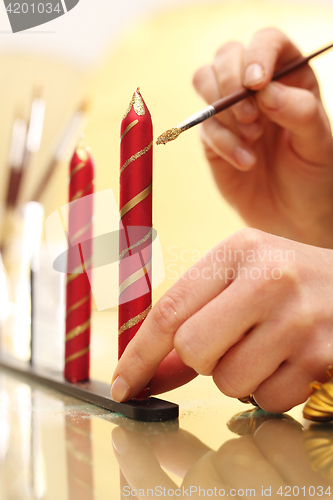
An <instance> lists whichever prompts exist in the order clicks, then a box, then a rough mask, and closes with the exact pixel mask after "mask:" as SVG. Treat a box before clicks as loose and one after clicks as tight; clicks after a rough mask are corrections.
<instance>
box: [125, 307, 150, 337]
mask: <svg viewBox="0 0 333 500" xmlns="http://www.w3.org/2000/svg"><path fill="white" fill-rule="evenodd" d="M151 308H152V305H151V304H150V305H149V306H148V307H147V309H145V310H144V311H142V312H140V313H139V314H138V315H137V316H134V318H131V319H129V320H128V321H126V323H124V324H123V325H122V326H121V327H120V329H119V332H118V335H120V334H122V333H123V332H124V331H125V330H128V329H129V328H132V326H134V325H137V324H138V323H140V321H143V320H144V319H145V318H146V317H147V316H148V313H149V311H150V310H151Z"/></svg>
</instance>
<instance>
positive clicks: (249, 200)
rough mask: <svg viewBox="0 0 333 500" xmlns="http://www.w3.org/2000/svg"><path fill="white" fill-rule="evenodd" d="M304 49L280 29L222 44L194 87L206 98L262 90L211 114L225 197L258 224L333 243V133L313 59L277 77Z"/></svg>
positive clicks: (205, 130) (207, 136) (213, 156)
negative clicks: (275, 79)
mask: <svg viewBox="0 0 333 500" xmlns="http://www.w3.org/2000/svg"><path fill="white" fill-rule="evenodd" d="M300 55H301V53H300V51H299V50H298V49H297V47H295V45H294V44H293V43H292V42H291V41H290V40H289V39H288V38H287V37H286V36H285V35H284V34H283V33H281V32H280V31H278V30H276V29H272V28H270V29H265V30H262V31H259V32H258V33H257V34H256V35H255V36H254V37H253V39H252V40H251V42H250V44H249V45H248V46H247V47H244V46H243V45H242V44H240V43H236V42H231V43H228V44H226V45H223V46H222V47H221V48H220V49H219V50H218V51H217V54H216V56H215V59H214V62H213V64H212V65H211V66H209V65H207V66H204V67H202V68H200V69H199V70H198V71H197V72H196V74H195V76H194V86H195V88H196V90H197V92H198V93H199V94H200V96H201V97H203V98H204V99H205V100H206V101H207V103H212V102H214V101H216V100H217V99H219V98H221V97H223V96H226V95H229V94H231V93H233V92H235V91H236V90H239V89H240V88H241V87H242V86H245V87H248V88H250V89H252V90H257V91H258V92H257V93H256V94H255V95H254V96H253V97H251V98H248V99H246V100H244V101H242V102H240V103H238V104H236V105H235V106H232V107H231V108H230V109H229V110H226V111H224V112H222V113H219V114H218V115H216V117H214V118H211V119H209V120H207V121H205V122H204V123H203V125H202V128H201V138H202V141H203V145H204V149H205V154H206V157H207V159H208V161H209V163H210V166H211V168H212V171H213V175H214V177H215V179H216V182H217V185H218V187H219V189H220V191H221V192H222V194H223V195H224V197H225V198H226V200H227V201H228V202H229V203H230V204H231V205H232V206H233V207H235V208H236V210H238V212H239V213H240V215H241V216H242V217H243V219H244V220H245V221H246V222H247V223H248V224H249V225H250V226H252V227H256V228H258V229H262V230H264V231H267V232H271V233H274V234H277V235H280V236H284V237H287V238H290V239H293V240H296V241H301V242H303V243H309V244H312V245H316V246H321V247H327V248H333V232H332V227H333V139H332V134H331V129H330V124H329V120H328V118H327V115H326V113H325V110H324V108H323V104H322V102H321V99H320V93H319V87H318V82H317V80H316V77H315V75H314V73H313V71H312V69H311V68H310V67H309V66H305V67H303V68H301V69H299V70H297V71H295V72H294V73H292V74H290V75H289V76H286V77H284V78H283V79H281V80H279V82H272V83H269V82H270V81H271V78H272V75H273V73H274V71H275V70H276V69H278V68H280V67H281V66H283V65H284V64H286V63H288V62H290V61H292V60H294V59H296V58H297V57H299V56H300Z"/></svg>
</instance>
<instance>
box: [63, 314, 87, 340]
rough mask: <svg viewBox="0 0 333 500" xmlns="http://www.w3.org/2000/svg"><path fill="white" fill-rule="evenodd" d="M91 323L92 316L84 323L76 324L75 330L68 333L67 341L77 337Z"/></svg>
mask: <svg viewBox="0 0 333 500" xmlns="http://www.w3.org/2000/svg"><path fill="white" fill-rule="evenodd" d="M89 325H90V318H89V319H88V320H87V321H85V322H84V323H82V325H79V326H76V327H75V328H73V330H71V331H70V332H68V333H67V334H66V342H68V341H69V340H73V339H75V337H77V336H78V335H81V333H83V332H85V331H86V330H87V328H88V327H89Z"/></svg>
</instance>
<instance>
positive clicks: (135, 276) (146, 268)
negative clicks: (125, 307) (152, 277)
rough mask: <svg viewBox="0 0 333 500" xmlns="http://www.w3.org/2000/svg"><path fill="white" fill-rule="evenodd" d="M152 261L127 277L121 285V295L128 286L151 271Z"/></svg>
mask: <svg viewBox="0 0 333 500" xmlns="http://www.w3.org/2000/svg"><path fill="white" fill-rule="evenodd" d="M150 268H151V261H148V262H147V264H145V265H144V266H143V267H141V268H140V269H138V270H137V271H135V273H133V274H131V275H130V276H129V277H128V278H126V279H125V280H124V281H123V282H122V284H121V285H120V286H119V296H120V295H121V294H122V293H123V292H124V291H125V290H126V288H128V287H129V286H131V285H133V283H135V282H136V281H138V280H139V279H140V278H142V277H143V276H144V275H145V274H147V273H148V272H149V271H150Z"/></svg>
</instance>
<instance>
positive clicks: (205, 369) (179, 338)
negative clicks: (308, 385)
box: [174, 327, 216, 375]
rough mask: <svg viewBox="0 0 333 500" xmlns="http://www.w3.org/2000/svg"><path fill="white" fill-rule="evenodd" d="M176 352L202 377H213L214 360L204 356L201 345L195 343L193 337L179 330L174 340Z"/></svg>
mask: <svg viewBox="0 0 333 500" xmlns="http://www.w3.org/2000/svg"><path fill="white" fill-rule="evenodd" d="M174 347H175V350H176V352H177V354H178V356H179V357H180V359H181V360H182V361H183V362H184V363H185V364H186V365H187V366H189V367H190V368H193V370H195V371H196V372H197V373H199V374H200V375H211V374H212V371H213V368H214V366H215V364H216V362H214V361H213V360H211V359H209V358H207V357H206V356H204V355H203V353H202V349H201V348H200V345H198V343H197V342H196V341H195V339H194V338H193V335H190V334H188V332H187V331H186V329H185V330H183V329H182V327H180V328H179V330H178V331H177V333H176V335H175V339H174Z"/></svg>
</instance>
